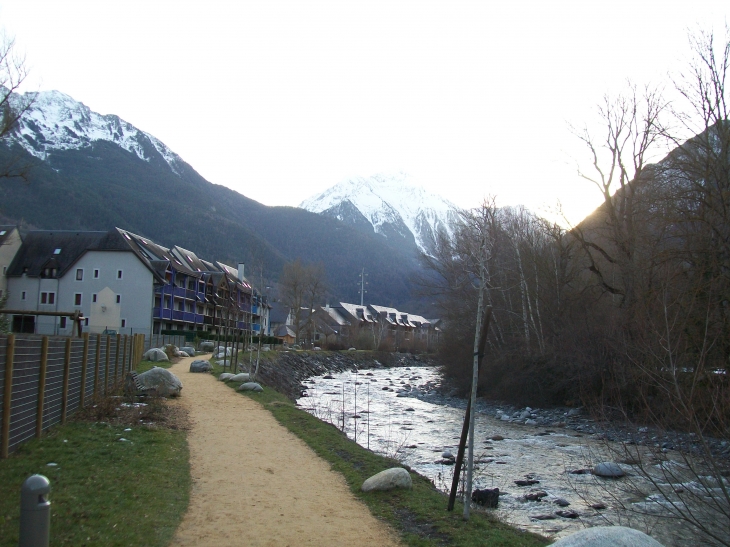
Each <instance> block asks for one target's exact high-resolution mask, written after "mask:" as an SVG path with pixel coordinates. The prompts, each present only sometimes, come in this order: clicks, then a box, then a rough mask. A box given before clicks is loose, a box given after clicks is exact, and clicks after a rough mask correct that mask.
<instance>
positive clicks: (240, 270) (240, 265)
mask: <svg viewBox="0 0 730 547" xmlns="http://www.w3.org/2000/svg"><path fill="white" fill-rule="evenodd" d="M245 268H246V265H245V264H244V263H243V262H239V263H238V280H239V281H243V277H244V275H243V271H244V269H245Z"/></svg>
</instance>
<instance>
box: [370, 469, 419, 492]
mask: <svg viewBox="0 0 730 547" xmlns="http://www.w3.org/2000/svg"><path fill="white" fill-rule="evenodd" d="M412 486H413V482H412V481H411V475H410V473H408V471H406V470H405V469H403V468H402V467H392V468H390V469H386V470H385V471H381V472H380V473H378V474H377V475H373V476H372V477H370V478H369V479H368V480H366V481H365V482H364V483H363V484H362V491H363V492H371V491H373V490H392V489H393V488H411V487H412Z"/></svg>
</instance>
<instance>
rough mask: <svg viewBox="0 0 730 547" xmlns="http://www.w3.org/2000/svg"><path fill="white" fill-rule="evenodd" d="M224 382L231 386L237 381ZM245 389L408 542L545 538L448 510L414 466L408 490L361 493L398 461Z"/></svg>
mask: <svg viewBox="0 0 730 547" xmlns="http://www.w3.org/2000/svg"><path fill="white" fill-rule="evenodd" d="M220 372H221V368H220V367H216V366H215V365H214V373H215V374H216V376H217V375H218V374H219V373H220ZM228 385H229V386H231V387H233V388H235V387H238V385H239V384H235V383H232V384H228ZM243 395H245V396H248V397H250V398H251V399H253V400H255V401H257V402H259V403H260V404H262V405H263V406H264V408H266V409H267V410H269V411H270V412H271V413H272V414H273V415H274V417H275V418H276V419H277V420H278V421H279V422H280V423H281V424H282V425H284V426H286V427H287V428H288V429H289V430H290V431H291V432H292V433H294V434H295V435H297V436H298V437H299V438H301V439H302V440H303V441H304V442H306V443H307V444H308V445H309V446H310V447H311V448H312V449H313V450H314V451H315V452H316V453H317V454H318V455H319V456H320V457H321V458H323V459H324V460H326V461H327V462H329V463H330V465H331V466H332V469H334V470H335V471H337V472H339V473H341V474H342V475H343V476H344V477H345V480H346V481H347V484H348V485H349V487H350V490H351V491H352V493H353V494H354V495H355V496H357V497H358V498H360V499H361V500H362V501H363V502H365V504H366V505H367V506H368V507H369V508H370V511H371V512H372V513H373V514H374V515H375V516H376V517H378V518H380V519H382V520H383V521H385V522H387V523H388V524H390V525H391V526H392V527H393V528H395V529H396V530H397V531H398V532H400V534H401V538H402V540H403V542H404V543H405V544H406V545H413V546H432V545H454V546H464V547H476V546H487V545H488V546H490V547H498V546H504V547H507V546H510V547H511V546H538V545H546V544H547V543H548V541H547V540H546V539H545V538H542V537H540V536H536V535H534V534H529V533H525V532H520V531H519V530H516V529H514V528H512V527H510V526H507V525H505V524H503V523H500V522H498V521H496V520H495V519H493V518H492V517H490V516H489V515H488V514H486V513H485V512H482V511H473V512H472V514H471V519H470V520H469V521H468V522H465V521H464V520H463V519H462V512H463V505H462V504H461V503H457V505H456V508H455V510H454V511H453V512H448V511H446V505H447V502H448V497H447V496H446V495H445V494H443V493H441V492H439V491H438V490H437V489H436V488H435V487H434V486H433V484H432V483H431V482H430V481H429V480H428V479H426V478H425V477H422V476H421V475H418V474H417V473H415V472H411V478H412V479H413V489H412V490H408V491H406V490H393V491H390V492H369V493H364V492H362V491H361V490H360V487H361V486H362V483H363V482H364V481H365V479H367V478H368V477H370V476H372V475H374V474H375V473H378V472H380V471H383V470H384V469H388V468H390V467H400V466H401V464H400V463H399V462H397V461H395V460H392V459H389V458H385V457H382V456H379V455H377V454H375V453H373V452H371V451H369V450H367V449H365V448H363V447H361V446H360V445H358V444H357V443H355V442H353V441H351V440H350V439H348V438H347V437H346V436H345V435H344V434H343V433H342V432H340V431H339V430H338V429H337V428H336V427H334V426H333V425H331V424H327V423H324V422H322V421H320V420H318V419H317V418H315V417H314V416H312V415H310V414H308V413H307V412H305V411H303V410H300V409H299V408H297V407H296V406H295V405H294V404H293V403H292V402H291V401H289V400H288V399H287V398H286V397H285V396H284V395H282V394H280V393H278V392H276V391H275V390H273V389H271V388H265V390H264V392H263V393H255V394H254V393H251V392H245V393H243Z"/></svg>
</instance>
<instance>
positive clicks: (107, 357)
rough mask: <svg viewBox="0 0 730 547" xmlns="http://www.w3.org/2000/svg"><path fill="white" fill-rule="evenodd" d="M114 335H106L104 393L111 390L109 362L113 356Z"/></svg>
mask: <svg viewBox="0 0 730 547" xmlns="http://www.w3.org/2000/svg"><path fill="white" fill-rule="evenodd" d="M111 342H112V337H111V336H109V335H108V334H107V335H106V355H105V358H104V395H106V394H107V391H109V363H110V357H111V348H112V344H111Z"/></svg>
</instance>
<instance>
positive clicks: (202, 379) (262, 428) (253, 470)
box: [170, 358, 398, 547]
mask: <svg viewBox="0 0 730 547" xmlns="http://www.w3.org/2000/svg"><path fill="white" fill-rule="evenodd" d="M192 360H193V358H186V359H182V360H181V362H180V363H177V364H175V365H173V366H172V367H171V368H170V370H171V371H172V372H173V373H174V374H175V375H176V376H177V377H178V378H180V380H181V381H182V383H183V391H182V397H180V399H178V401H177V404H180V405H182V406H184V407H185V408H186V409H187V410H188V412H189V416H190V421H191V431H190V432H189V435H188V442H189V444H190V462H191V474H192V477H193V487H192V491H191V495H190V507H189V508H188V511H187V513H186V514H185V517H184V518H183V521H182V523H181V524H180V526H179V528H178V529H177V532H176V533H175V537H174V539H173V541H172V545H195V546H197V547H204V546H207V545H213V546H215V547H224V546H226V545H236V546H241V545H250V546H277V547H285V546H291V547H294V546H299V545H316V546H328V545H333V546H334V545H337V546H343V545H344V546H348V545H353V546H354V545H363V546H371V545H372V546H380V545H383V546H386V545H388V546H390V545H398V543H397V540H396V539H395V535H394V534H393V533H392V531H391V529H390V528H388V527H387V526H386V525H385V524H383V523H382V522H380V521H378V520H377V519H375V517H373V516H372V514H371V513H370V512H369V510H368V509H367V507H366V506H365V505H363V504H362V503H361V502H359V501H358V500H357V499H356V498H355V497H354V496H353V495H352V493H351V492H350V491H349V489H348V487H347V485H346V483H345V480H344V478H343V477H342V476H341V475H339V474H337V473H335V472H334V471H332V470H331V469H330V467H329V464H327V463H326V462H325V461H324V460H321V459H320V458H319V457H318V456H317V455H316V454H315V453H314V452H313V451H312V450H311V449H310V448H309V447H308V446H307V445H306V444H304V442H303V441H301V440H300V439H299V438H298V437H296V436H294V435H293V434H292V433H290V432H289V430H287V429H286V428H284V427H283V426H282V425H280V424H279V423H278V422H277V421H276V420H275V419H274V417H273V416H271V414H270V413H269V412H268V411H266V410H264V409H263V408H262V407H261V406H260V405H258V404H257V403H255V402H254V401H251V400H250V399H248V398H247V397H244V396H242V395H240V394H238V393H236V392H235V391H233V390H232V389H230V388H228V387H226V386H224V385H223V384H222V383H220V382H218V381H217V380H216V379H215V378H214V377H213V376H211V375H209V374H191V373H190V372H188V368H189V366H190V361H192Z"/></svg>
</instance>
